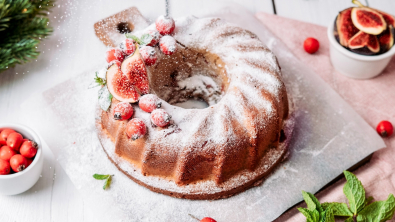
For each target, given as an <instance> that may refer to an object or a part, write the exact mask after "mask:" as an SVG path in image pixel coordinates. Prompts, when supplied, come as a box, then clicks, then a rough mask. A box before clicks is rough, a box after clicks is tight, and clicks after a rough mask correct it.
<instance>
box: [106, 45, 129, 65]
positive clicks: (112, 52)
mask: <svg viewBox="0 0 395 222" xmlns="http://www.w3.org/2000/svg"><path fill="white" fill-rule="evenodd" d="M124 58H125V55H124V54H123V52H122V51H121V50H120V49H117V48H115V49H109V50H107V52H106V61H107V62H108V63H110V62H112V61H114V60H117V61H120V62H122V61H123V59H124Z"/></svg>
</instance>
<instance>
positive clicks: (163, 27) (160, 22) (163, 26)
mask: <svg viewBox="0 0 395 222" xmlns="http://www.w3.org/2000/svg"><path fill="white" fill-rule="evenodd" d="M155 27H156V30H158V31H159V33H160V34H161V35H170V34H171V33H172V32H173V31H174V28H175V27H176V24H175V22H174V20H173V18H172V17H170V16H164V15H161V16H159V17H158V18H157V19H156V21H155Z"/></svg>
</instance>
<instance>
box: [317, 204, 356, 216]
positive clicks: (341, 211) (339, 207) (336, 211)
mask: <svg viewBox="0 0 395 222" xmlns="http://www.w3.org/2000/svg"><path fill="white" fill-rule="evenodd" d="M321 206H322V208H323V209H324V210H327V209H329V208H331V209H332V211H333V215H335V216H353V213H352V212H351V211H350V209H348V206H347V204H345V203H337V202H333V203H323V204H321Z"/></svg>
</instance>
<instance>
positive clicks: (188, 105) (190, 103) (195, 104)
mask: <svg viewBox="0 0 395 222" xmlns="http://www.w3.org/2000/svg"><path fill="white" fill-rule="evenodd" d="M174 105H175V106H178V107H181V108H184V109H204V108H207V107H209V105H208V103H207V102H206V101H204V100H202V99H190V100H187V101H185V102H180V103H175V104H174Z"/></svg>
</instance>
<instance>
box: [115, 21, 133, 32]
mask: <svg viewBox="0 0 395 222" xmlns="http://www.w3.org/2000/svg"><path fill="white" fill-rule="evenodd" d="M117 30H118V32H119V33H121V34H125V33H129V32H132V31H133V27H131V25H129V23H127V22H120V23H118V25H117Z"/></svg>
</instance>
